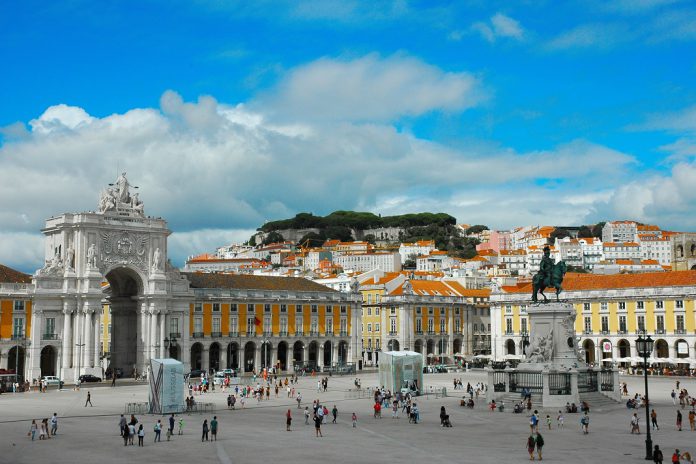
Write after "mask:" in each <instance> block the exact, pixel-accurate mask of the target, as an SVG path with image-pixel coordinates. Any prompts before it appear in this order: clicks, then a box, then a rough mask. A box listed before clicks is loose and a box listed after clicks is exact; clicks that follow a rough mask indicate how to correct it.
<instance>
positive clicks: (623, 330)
mask: <svg viewBox="0 0 696 464" xmlns="http://www.w3.org/2000/svg"><path fill="white" fill-rule="evenodd" d="M616 333H617V334H619V335H626V334H627V333H628V331H626V329H619V330H618V331H617V332H616Z"/></svg>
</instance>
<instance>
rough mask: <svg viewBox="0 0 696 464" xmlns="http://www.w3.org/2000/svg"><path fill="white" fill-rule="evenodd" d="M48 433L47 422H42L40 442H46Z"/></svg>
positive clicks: (40, 425)
mask: <svg viewBox="0 0 696 464" xmlns="http://www.w3.org/2000/svg"><path fill="white" fill-rule="evenodd" d="M47 433H48V430H46V421H41V423H40V424H39V440H45V439H46V434H47Z"/></svg>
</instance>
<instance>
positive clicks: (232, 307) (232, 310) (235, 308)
mask: <svg viewBox="0 0 696 464" xmlns="http://www.w3.org/2000/svg"><path fill="white" fill-rule="evenodd" d="M230 312H231V313H236V312H237V303H232V304H231V305H230Z"/></svg>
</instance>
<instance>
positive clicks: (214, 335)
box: [210, 332, 222, 337]
mask: <svg viewBox="0 0 696 464" xmlns="http://www.w3.org/2000/svg"><path fill="white" fill-rule="evenodd" d="M210 336H211V337H222V332H210Z"/></svg>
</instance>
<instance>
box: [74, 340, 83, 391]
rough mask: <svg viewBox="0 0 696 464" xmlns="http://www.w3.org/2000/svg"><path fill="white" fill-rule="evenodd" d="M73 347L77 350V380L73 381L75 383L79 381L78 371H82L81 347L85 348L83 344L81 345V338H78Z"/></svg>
mask: <svg viewBox="0 0 696 464" xmlns="http://www.w3.org/2000/svg"><path fill="white" fill-rule="evenodd" d="M75 346H76V347H77V348H78V350H77V378H76V379H75V382H76V383H77V382H78V381H79V380H80V370H81V369H82V347H83V346H85V344H84V343H82V337H80V339H79V341H78V342H77V343H76V344H75Z"/></svg>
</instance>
